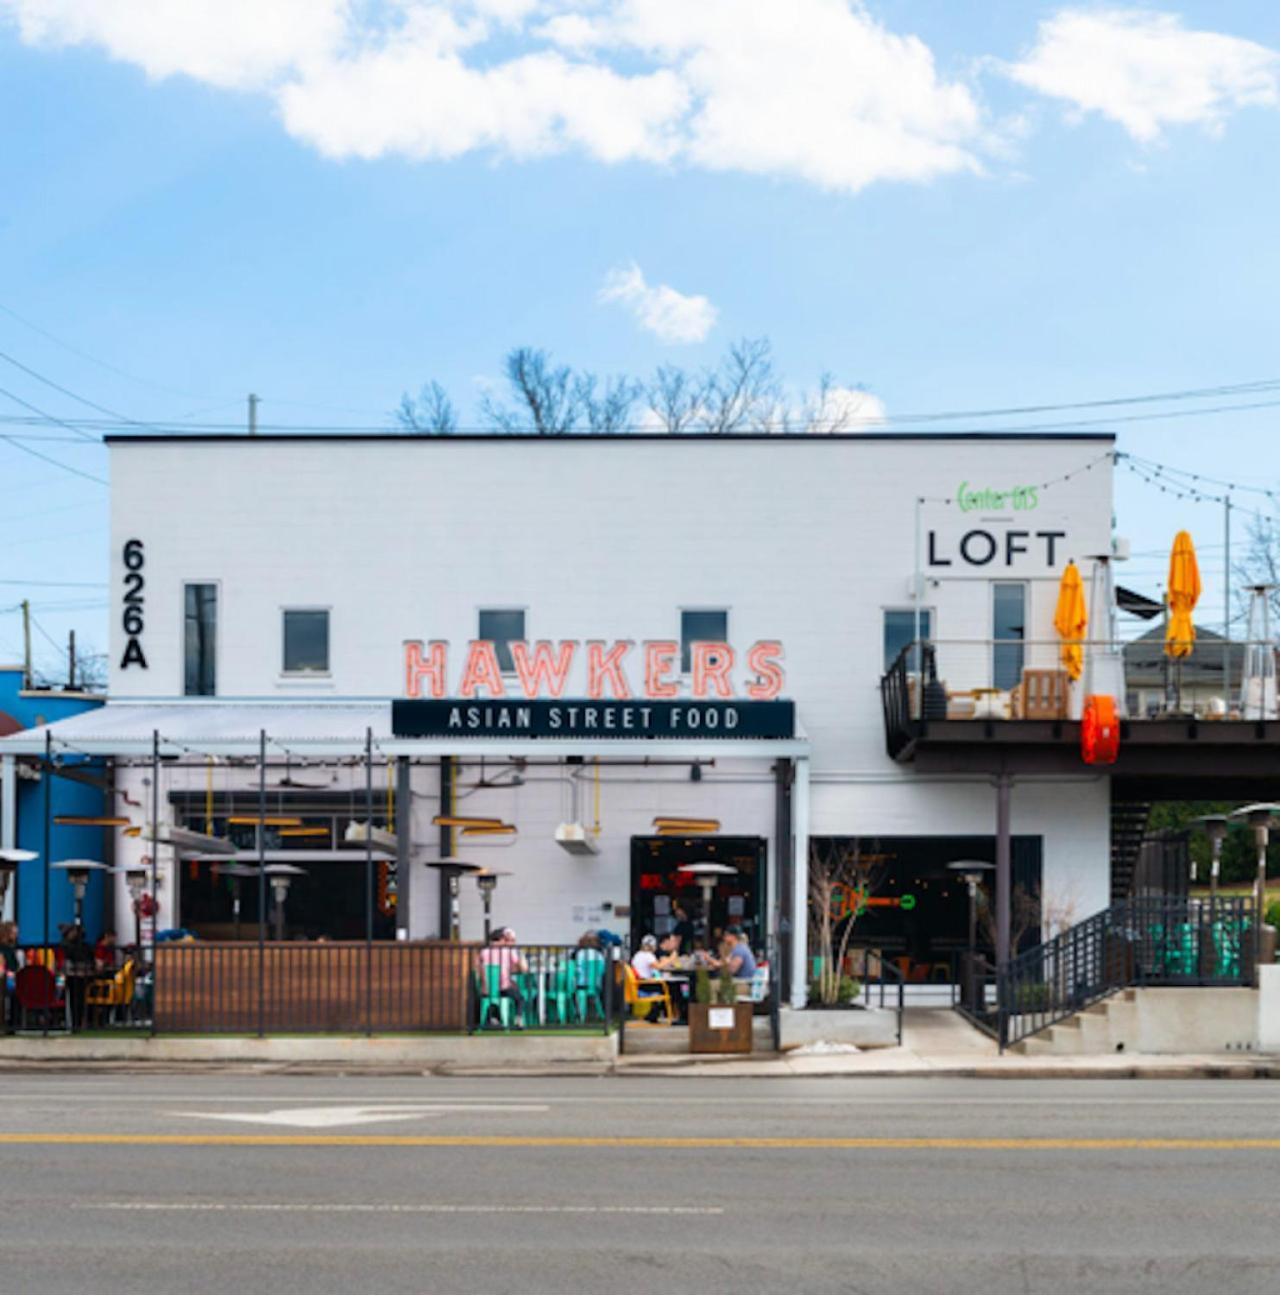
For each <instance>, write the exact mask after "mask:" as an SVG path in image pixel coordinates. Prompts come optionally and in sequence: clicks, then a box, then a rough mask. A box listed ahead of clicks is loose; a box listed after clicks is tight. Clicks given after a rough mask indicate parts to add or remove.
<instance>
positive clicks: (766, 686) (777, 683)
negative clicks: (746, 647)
mask: <svg viewBox="0 0 1280 1295" xmlns="http://www.w3.org/2000/svg"><path fill="white" fill-rule="evenodd" d="M781 656H782V644H781V643H779V642H778V641H777V640H776V639H761V640H760V642H759V643H753V644H752V645H751V650H750V651H749V652H748V653H747V669H748V670H750V671H751V673H752V674H753V675H755V678H754V679H753V680H752V681H751V682H750V683H749V684H747V696H748V697H750V698H751V700H752V701H771V700H772V699H773V698H774V697H777V696H778V694H779V693H781V692H782V686H783V684H785V683H786V681H787V676H786V675H785V674H784V673H783V671H782V667H781V666H780V665H779V664H778V661H777V659H776V658H779V657H781Z"/></svg>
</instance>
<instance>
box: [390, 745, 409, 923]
mask: <svg viewBox="0 0 1280 1295" xmlns="http://www.w3.org/2000/svg"><path fill="white" fill-rule="evenodd" d="M412 779H413V769H412V767H411V766H410V764H409V761H408V758H407V757H406V756H403V755H401V756H397V757H396V821H395V823H394V824H391V823H388V824H387V826H388V827H389V828H391V830H392V831H394V832H395V834H396V933H397V935H398V934H399V932H401V931H403V932H404V938H405V939H406V940H410V939H412V938H413V908H412V907H411V905H410V902H409V891H410V888H411V886H412V884H413V877H412V868H413V781H412Z"/></svg>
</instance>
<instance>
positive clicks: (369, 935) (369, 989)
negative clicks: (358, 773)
mask: <svg viewBox="0 0 1280 1295" xmlns="http://www.w3.org/2000/svg"><path fill="white" fill-rule="evenodd" d="M364 810H365V825H366V827H367V829H368V830H367V831H366V832H365V837H364V1009H365V1015H364V1032H365V1033H366V1034H369V1035H372V1034H373V729H371V728H367V729H365V731H364Z"/></svg>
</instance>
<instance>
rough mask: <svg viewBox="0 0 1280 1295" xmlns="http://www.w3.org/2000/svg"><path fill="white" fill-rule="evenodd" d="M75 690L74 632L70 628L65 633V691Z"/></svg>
mask: <svg viewBox="0 0 1280 1295" xmlns="http://www.w3.org/2000/svg"><path fill="white" fill-rule="evenodd" d="M75 690H76V632H75V630H71V631H69V632H68V634H67V691H68V692H75Z"/></svg>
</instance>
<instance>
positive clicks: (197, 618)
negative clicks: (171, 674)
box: [182, 585, 218, 697]
mask: <svg viewBox="0 0 1280 1295" xmlns="http://www.w3.org/2000/svg"><path fill="white" fill-rule="evenodd" d="M217 650H218V586H217V585H185V586H184V587H183V656H182V673H183V687H182V690H183V692H184V693H185V694H186V695H187V696H188V697H212V696H214V695H215V694H216V692H217V688H218V670H217Z"/></svg>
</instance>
